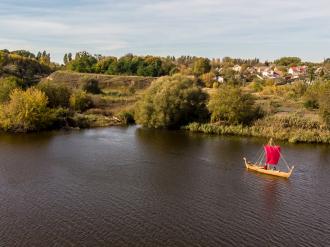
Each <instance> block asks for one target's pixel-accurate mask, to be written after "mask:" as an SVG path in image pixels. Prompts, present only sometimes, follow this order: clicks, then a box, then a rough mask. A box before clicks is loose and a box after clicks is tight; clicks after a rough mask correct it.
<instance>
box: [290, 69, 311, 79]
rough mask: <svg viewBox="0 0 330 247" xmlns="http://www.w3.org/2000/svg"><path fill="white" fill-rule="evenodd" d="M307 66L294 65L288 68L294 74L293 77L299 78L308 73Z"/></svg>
mask: <svg viewBox="0 0 330 247" xmlns="http://www.w3.org/2000/svg"><path fill="white" fill-rule="evenodd" d="M306 72H307V66H293V67H290V68H289V70H288V74H289V75H292V78H293V79H297V78H299V77H300V76H303V75H306Z"/></svg>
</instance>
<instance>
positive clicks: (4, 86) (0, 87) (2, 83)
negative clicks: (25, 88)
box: [0, 76, 22, 103]
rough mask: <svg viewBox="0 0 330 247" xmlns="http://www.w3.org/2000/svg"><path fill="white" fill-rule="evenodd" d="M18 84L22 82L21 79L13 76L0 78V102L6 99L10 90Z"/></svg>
mask: <svg viewBox="0 0 330 247" xmlns="http://www.w3.org/2000/svg"><path fill="white" fill-rule="evenodd" d="M20 84H22V82H21V80H20V79H18V78H16V77H14V76H10V77H6V78H3V79H0V103H1V102H6V101H8V100H9V95H10V93H11V91H12V90H13V89H15V88H17V87H19V85H20Z"/></svg>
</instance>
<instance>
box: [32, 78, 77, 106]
mask: <svg viewBox="0 0 330 247" xmlns="http://www.w3.org/2000/svg"><path fill="white" fill-rule="evenodd" d="M37 88H38V89H39V90H41V91H42V92H44V93H45V94H46V96H47V97H48V106H49V107H51V108H56V107H64V108H67V107H69V99H70V95H71V90H70V89H69V88H68V87H67V86H65V85H59V84H55V83H51V82H42V83H40V84H39V85H38V86H37Z"/></svg>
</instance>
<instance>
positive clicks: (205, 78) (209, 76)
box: [200, 72, 215, 88]
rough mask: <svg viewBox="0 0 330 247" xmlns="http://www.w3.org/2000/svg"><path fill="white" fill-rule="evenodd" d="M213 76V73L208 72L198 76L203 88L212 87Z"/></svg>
mask: <svg viewBox="0 0 330 247" xmlns="http://www.w3.org/2000/svg"><path fill="white" fill-rule="evenodd" d="M214 78H215V74H214V73H213V72H208V73H205V74H203V75H201V76H200V79H201V80H202V82H203V84H204V86H205V87H209V88H211V87H212V86H213V82H214Z"/></svg>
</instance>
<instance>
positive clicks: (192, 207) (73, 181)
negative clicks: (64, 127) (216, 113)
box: [0, 127, 330, 247]
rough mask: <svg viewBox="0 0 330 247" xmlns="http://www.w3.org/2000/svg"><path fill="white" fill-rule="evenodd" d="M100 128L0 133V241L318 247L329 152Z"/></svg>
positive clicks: (327, 212)
mask: <svg viewBox="0 0 330 247" xmlns="http://www.w3.org/2000/svg"><path fill="white" fill-rule="evenodd" d="M263 142H264V140H262V139H245V138H238V137H218V136H206V135H201V134H191V133H185V132H169V131H154V130H144V129H138V128H136V127H131V128H108V129H96V130H86V131H77V132H58V133H46V134H39V135H19V136H6V135H5V136H4V135H2V136H1V137H0V200H1V201H0V246H1V247H2V246H5V247H7V246H330V147H329V146H323V145H320V146H317V145H289V144H286V145H283V149H284V153H285V155H286V157H287V159H288V160H289V161H291V162H293V163H294V164H295V165H296V169H295V171H294V174H293V175H292V177H291V178H290V179H289V180H285V179H281V178H276V177H271V176H267V175H259V174H256V173H252V172H248V171H246V170H245V168H244V166H243V160H242V157H243V156H247V157H250V158H253V157H254V156H255V155H256V152H258V151H259V150H260V147H261V145H262V143H263Z"/></svg>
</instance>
